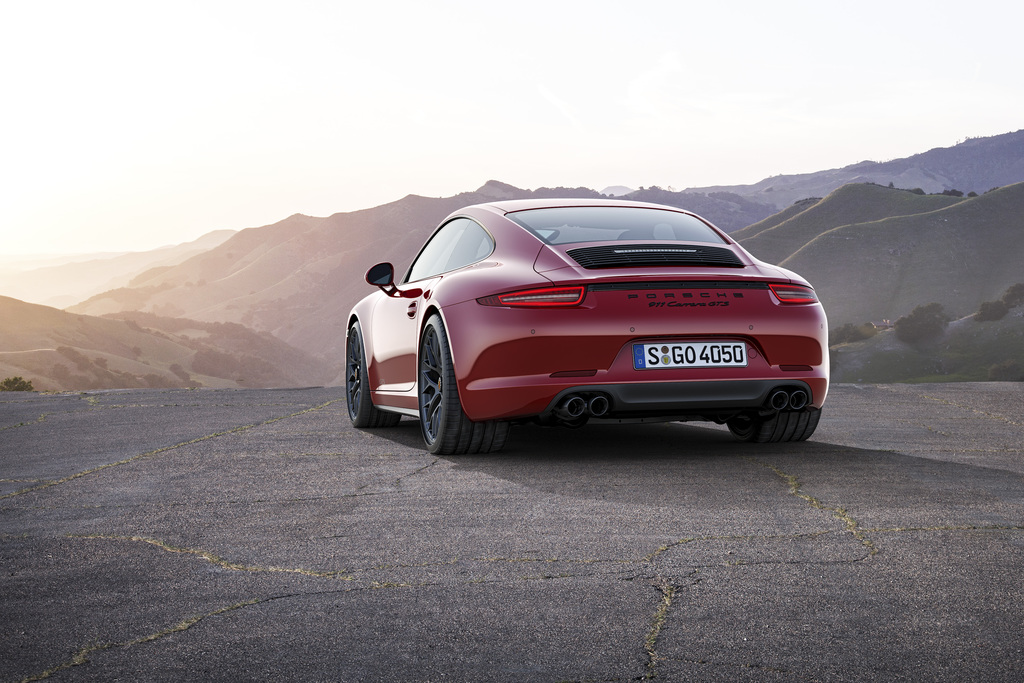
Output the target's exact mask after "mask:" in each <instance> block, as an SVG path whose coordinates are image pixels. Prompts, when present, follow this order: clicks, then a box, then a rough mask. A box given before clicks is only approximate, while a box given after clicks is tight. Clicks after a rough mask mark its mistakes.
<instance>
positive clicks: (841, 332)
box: [828, 323, 878, 346]
mask: <svg viewBox="0 0 1024 683" xmlns="http://www.w3.org/2000/svg"><path fill="white" fill-rule="evenodd" d="M876 334H878V330H877V329H875V326H874V325H872V324H871V323H864V324H863V325H854V324H853V323H846V324H845V325H840V326H839V327H836V328H833V329H832V330H829V333H828V345H829V346H835V345H836V344H849V343H851V342H859V341H864V340H865V339H871V337H874V336H875V335H876Z"/></svg>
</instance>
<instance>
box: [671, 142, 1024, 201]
mask: <svg viewBox="0 0 1024 683" xmlns="http://www.w3.org/2000/svg"><path fill="white" fill-rule="evenodd" d="M1021 181H1024V130H1019V131H1016V132H1014V133H1005V134H1003V135H996V136H993V137H987V138H973V139H968V140H965V141H963V142H961V143H959V144H957V145H955V146H953V147H938V148H936V149H933V150H930V151H927V152H923V153H921V154H915V155H914V156H911V157H907V158H905V159H894V160H892V161H884V162H875V161H862V162H860V163H857V164H852V165H850V166H846V167H844V168H838V169H831V170H827V171H818V172H816V173H801V174H797V175H778V176H773V177H771V178H765V179H764V180H762V181H760V182H758V183H754V184H753V185H719V186H714V187H699V188H689V189H687V190H684V193H687V194H692V193H696V194H703V195H708V196H711V195H712V194H714V193H719V192H726V193H731V194H735V195H739V196H740V197H743V198H745V199H747V200H749V201H752V202H756V203H758V204H765V205H768V206H772V207H774V208H775V209H776V210H781V209H785V208H786V207H788V206H790V205H791V204H792V203H793V202H795V201H798V200H800V199H805V198H807V197H824V196H825V195H827V194H829V193H830V192H832V191H833V190H835V189H836V188H838V187H841V186H843V185H847V184H849V183H865V182H871V183H877V184H879V185H888V184H889V183H892V184H893V185H894V186H895V187H901V188H905V189H913V188H921V189H922V190H924V191H925V192H927V193H929V194H934V193H939V192H942V191H944V190H954V189H955V190H960V191H961V192H963V193H964V194H967V193H969V192H976V193H978V194H981V193H983V192H986V191H988V190H990V189H992V188H994V187H1002V186H1004V185H1010V184H1012V183H1019V182H1021Z"/></svg>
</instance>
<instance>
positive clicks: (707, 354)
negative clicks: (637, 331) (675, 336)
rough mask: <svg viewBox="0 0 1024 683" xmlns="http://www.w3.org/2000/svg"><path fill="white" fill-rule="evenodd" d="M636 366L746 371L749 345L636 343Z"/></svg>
mask: <svg viewBox="0 0 1024 683" xmlns="http://www.w3.org/2000/svg"><path fill="white" fill-rule="evenodd" d="M633 367H634V368H635V369H637V370H658V369H663V368H745V367H747V345H746V344H743V343H741V342H688V343H678V342H677V343H662V344H633Z"/></svg>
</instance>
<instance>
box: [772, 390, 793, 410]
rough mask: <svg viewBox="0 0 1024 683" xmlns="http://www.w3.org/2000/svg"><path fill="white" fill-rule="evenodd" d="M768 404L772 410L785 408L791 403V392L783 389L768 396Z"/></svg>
mask: <svg viewBox="0 0 1024 683" xmlns="http://www.w3.org/2000/svg"><path fill="white" fill-rule="evenodd" d="M768 405H769V406H771V408H772V410H785V409H786V406H788V405H789V394H787V393H786V392H785V391H782V390H781V389H780V390H778V391H776V392H775V393H773V394H772V395H771V396H769V397H768Z"/></svg>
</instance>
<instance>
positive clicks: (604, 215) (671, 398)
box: [346, 199, 829, 454]
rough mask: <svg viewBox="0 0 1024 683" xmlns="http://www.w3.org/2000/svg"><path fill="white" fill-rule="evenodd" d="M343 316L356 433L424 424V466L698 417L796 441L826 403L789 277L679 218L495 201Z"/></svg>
mask: <svg viewBox="0 0 1024 683" xmlns="http://www.w3.org/2000/svg"><path fill="white" fill-rule="evenodd" d="M366 281H367V282H368V283H369V284H371V285H374V286H376V287H377V288H378V291H375V292H373V293H372V294H370V295H369V296H367V297H366V298H364V299H363V300H361V301H360V302H359V303H358V304H356V306H355V307H354V308H353V310H352V312H351V314H350V316H349V319H348V339H347V346H346V398H347V403H348V411H349V416H350V417H351V419H352V423H353V425H355V426H356V427H360V428H372V427H386V426H392V425H395V424H396V423H397V422H398V421H399V419H400V418H401V416H402V415H406V416H409V417H413V418H416V419H418V420H419V422H420V428H421V431H422V434H423V440H424V442H425V443H426V446H427V449H428V450H429V451H430V452H431V453H437V454H465V453H486V452H492V451H496V450H498V449H500V448H501V447H502V446H503V445H504V444H505V441H506V439H507V438H508V434H509V429H510V425H513V424H516V423H525V422H538V423H541V424H545V425H564V426H569V427H580V426H582V425H583V424H585V423H586V422H587V421H588V420H595V421H599V422H603V423H623V422H656V421H689V420H705V421H711V422H715V423H718V424H725V425H728V428H729V430H730V431H731V432H732V433H733V434H734V435H735V436H736V437H737V438H738V439H740V440H742V441H752V442H778V441H802V440H804V439H807V438H808V437H809V436H811V434H812V433H813V432H814V430H815V428H816V427H817V425H818V420H819V418H820V416H821V407H822V404H823V403H824V401H825V395H826V393H827V392H828V379H829V363H828V342H827V335H828V332H827V326H826V320H825V312H824V310H823V309H822V307H821V304H820V303H819V302H818V298H817V296H816V295H815V293H814V289H813V288H812V287H811V286H810V284H808V283H807V282H806V281H804V280H803V279H802V278H800V276H798V275H797V274H795V273H792V272H789V271H787V270H784V269H782V268H780V267H778V266H772V265H768V264H766V263H762V262H761V261H758V260H757V259H755V258H754V257H753V256H751V255H750V254H749V253H747V252H746V251H745V250H744V249H743V248H742V247H740V246H739V244H737V243H736V242H735V241H734V240H732V239H731V238H730V237H729V236H728V234H726V233H725V232H723V231H721V230H719V229H717V228H716V227H714V226H713V225H711V224H710V223H708V222H707V221H705V220H704V219H702V218H700V217H699V216H696V215H695V214H692V213H690V212H688V211H683V210H681V209H676V208H673V207H668V206H660V205H656V204H646V203H640V202H628V201H613V200H580V199H545V200H534V199H530V200H518V201H499V202H494V203H488V204H479V205H475V206H469V207H466V208H464V209H462V210H460V211H457V212H455V213H454V214H452V215H450V216H449V217H448V218H446V219H445V220H444V221H443V222H442V223H441V225H440V226H439V227H438V228H437V229H436V230H435V231H434V232H433V234H432V235H431V236H430V238H429V239H428V240H427V242H426V244H424V246H423V248H422V249H421V250H420V252H419V254H418V255H417V256H416V258H415V259H414V260H413V262H412V265H411V266H410V267H409V269H408V270H407V271H406V272H405V274H404V275H403V276H402V277H401V278H400V279H397V278H396V276H395V269H394V267H393V266H392V265H391V264H390V263H379V264H377V265H375V266H373V267H372V268H370V269H369V271H367V273H366Z"/></svg>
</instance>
